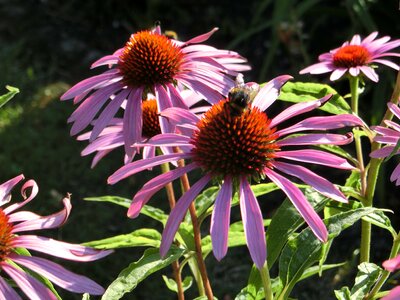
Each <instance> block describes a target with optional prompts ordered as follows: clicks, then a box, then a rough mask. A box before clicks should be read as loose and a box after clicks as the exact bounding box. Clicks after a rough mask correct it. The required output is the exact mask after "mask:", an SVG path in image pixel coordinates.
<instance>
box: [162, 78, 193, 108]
mask: <svg viewBox="0 0 400 300" xmlns="http://www.w3.org/2000/svg"><path fill="white" fill-rule="evenodd" d="M167 89H168V91H169V94H170V96H171V103H172V106H173V107H180V108H183V109H186V110H187V109H189V106H188V105H186V100H184V99H183V97H182V95H181V93H180V92H179V91H178V90H177V89H176V88H175V87H174V86H173V85H172V84H167Z"/></svg>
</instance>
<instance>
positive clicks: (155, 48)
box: [118, 31, 183, 88]
mask: <svg viewBox="0 0 400 300" xmlns="http://www.w3.org/2000/svg"><path fill="white" fill-rule="evenodd" d="M182 58H183V54H182V51H181V49H180V47H179V46H176V45H174V44H173V42H172V41H171V40H169V39H168V38H167V37H166V36H164V35H160V34H156V33H152V32H150V31H141V32H138V33H136V34H132V35H131V37H130V39H129V41H128V42H127V43H126V45H125V47H124V49H123V51H122V54H121V55H120V57H119V63H118V67H119V70H120V72H121V74H122V76H123V80H124V82H125V84H126V85H128V86H131V87H138V86H141V87H147V88H150V87H152V86H154V85H155V84H166V83H169V82H173V79H174V76H175V75H176V74H177V73H178V72H179V68H180V66H181V63H182Z"/></svg>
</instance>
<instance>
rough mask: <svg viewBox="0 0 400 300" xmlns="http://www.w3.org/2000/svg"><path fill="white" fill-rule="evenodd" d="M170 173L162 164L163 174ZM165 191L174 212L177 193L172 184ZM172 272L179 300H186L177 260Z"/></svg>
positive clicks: (166, 166)
mask: <svg viewBox="0 0 400 300" xmlns="http://www.w3.org/2000/svg"><path fill="white" fill-rule="evenodd" d="M169 171H170V168H169V165H168V164H167V163H166V164H162V165H161V173H167V172H169ZM165 190H166V192H167V198H168V202H169V207H170V209H171V210H172V209H173V208H174V206H175V202H176V201H175V193H174V187H173V186H172V183H168V184H167V185H165ZM171 265H172V272H173V273H174V278H175V282H176V285H177V288H178V291H177V292H178V300H185V294H184V292H183V286H182V276H181V272H180V266H179V261H178V260H176V261H174V262H173V263H172V264H171Z"/></svg>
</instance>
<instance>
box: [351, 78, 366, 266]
mask: <svg viewBox="0 0 400 300" xmlns="http://www.w3.org/2000/svg"><path fill="white" fill-rule="evenodd" d="M349 81H350V93H351V110H352V111H353V113H354V114H356V115H358V85H359V82H360V79H359V77H358V76H357V77H353V76H350V77H349ZM354 143H355V146H356V155H357V161H358V168H359V169H360V179H361V191H360V194H361V196H362V197H364V196H365V193H366V189H367V176H366V172H365V166H364V157H363V151H362V144H361V137H360V135H358V134H355V136H354ZM364 204H365V203H364ZM360 247H361V250H360V262H368V261H369V252H370V247H371V223H369V222H367V221H364V220H362V221H361V246H360Z"/></svg>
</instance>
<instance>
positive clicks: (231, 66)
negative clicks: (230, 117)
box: [61, 26, 249, 156]
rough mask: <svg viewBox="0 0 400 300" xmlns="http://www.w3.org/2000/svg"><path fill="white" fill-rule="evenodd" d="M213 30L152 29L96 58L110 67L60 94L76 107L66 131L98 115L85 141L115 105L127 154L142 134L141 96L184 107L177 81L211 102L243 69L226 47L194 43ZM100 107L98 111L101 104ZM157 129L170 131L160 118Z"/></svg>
mask: <svg viewBox="0 0 400 300" xmlns="http://www.w3.org/2000/svg"><path fill="white" fill-rule="evenodd" d="M216 30H217V28H214V29H213V30H211V31H210V32H208V33H205V34H203V35H200V36H197V37H194V38H192V39H190V40H189V41H187V42H179V41H176V40H172V39H169V38H167V37H166V36H165V35H162V34H161V29H160V26H156V28H155V29H154V30H151V31H149V30H145V31H140V32H137V33H135V34H132V35H131V37H130V39H129V41H128V42H127V43H126V45H125V47H124V48H121V49H119V50H117V51H116V52H115V53H114V54H112V55H107V56H105V57H103V58H101V59H99V60H98V61H96V62H95V63H94V64H93V65H92V68H94V67H98V66H102V65H108V66H110V67H111V69H110V70H107V71H105V72H104V73H102V74H100V75H97V76H93V77H90V78H88V79H85V80H83V81H81V82H79V83H78V84H76V85H75V86H73V87H72V88H71V89H69V90H68V91H67V92H66V93H65V94H64V95H62V97H61V99H62V100H67V99H72V98H74V103H75V104H78V103H81V104H80V105H79V107H78V108H77V109H76V110H75V111H74V113H73V114H72V115H71V116H70V118H69V119H68V122H72V123H73V125H72V128H71V135H75V134H77V133H79V132H81V131H82V130H83V129H85V128H86V127H87V126H88V125H89V124H90V123H91V122H92V121H93V119H94V118H95V117H96V115H97V114H99V112H100V111H101V113H100V114H99V116H98V118H97V120H96V122H95V124H94V127H93V130H92V131H91V135H90V141H93V140H94V139H96V137H98V136H99V134H100V133H101V132H102V131H103V129H104V128H105V127H106V126H107V125H109V124H110V122H111V120H112V119H113V117H114V116H115V115H116V114H117V112H118V111H119V110H120V108H121V107H125V110H124V116H123V137H124V145H125V151H126V153H127V154H128V155H129V156H132V152H133V151H134V150H133V148H131V147H130V145H132V144H133V143H136V142H140V141H141V138H142V126H143V116H142V99H146V97H147V94H148V93H152V94H154V95H155V98H156V100H157V107H158V111H161V110H164V109H165V108H168V107H182V108H187V107H186V105H185V103H184V101H183V100H182V97H181V95H180V89H179V88H178V85H184V86H185V87H186V88H188V89H191V90H193V91H196V92H198V93H200V94H201V95H203V97H204V98H206V99H207V100H208V101H209V102H210V103H216V102H217V101H218V100H219V99H220V98H221V95H226V94H227V93H228V91H229V89H230V88H231V87H232V86H233V85H234V80H233V79H232V78H233V76H236V75H237V72H240V71H244V70H246V69H249V67H248V66H247V65H245V64H244V63H245V62H246V60H245V59H244V58H242V57H241V56H240V55H239V54H237V53H236V52H232V51H226V50H219V49H216V48H213V47H210V46H207V45H203V44H199V43H202V42H204V41H206V40H207V39H208V38H209V37H210V36H211V35H212V34H213V33H214V32H215V31H216ZM103 106H105V107H104V109H102V107H103ZM160 125H161V130H162V132H170V131H171V128H169V124H168V122H167V121H166V120H165V119H160Z"/></svg>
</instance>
